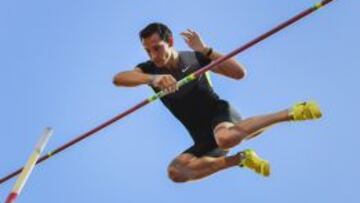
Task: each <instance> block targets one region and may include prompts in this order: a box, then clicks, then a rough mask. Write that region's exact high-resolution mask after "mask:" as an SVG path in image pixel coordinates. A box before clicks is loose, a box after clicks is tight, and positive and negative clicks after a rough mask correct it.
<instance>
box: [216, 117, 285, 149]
mask: <svg viewBox="0 0 360 203" xmlns="http://www.w3.org/2000/svg"><path fill="white" fill-rule="evenodd" d="M290 120H291V116H289V111H288V110H283V111H280V112H277V113H272V114H267V115H262V116H255V117H251V118H248V119H245V120H243V121H240V122H238V123H235V124H233V123H230V122H223V123H220V124H218V125H217V126H216V127H215V129H214V134H215V139H216V142H217V144H218V145H219V147H220V148H223V149H228V148H231V147H234V146H236V145H238V144H239V143H240V142H241V141H242V140H244V139H250V138H253V137H255V136H256V135H258V134H260V133H261V132H262V131H264V130H265V128H268V127H270V126H271V125H273V124H276V123H280V122H284V121H290Z"/></svg>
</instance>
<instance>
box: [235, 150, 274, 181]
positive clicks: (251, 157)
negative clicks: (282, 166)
mask: <svg viewBox="0 0 360 203" xmlns="http://www.w3.org/2000/svg"><path fill="white" fill-rule="evenodd" d="M239 155H240V157H241V161H240V163H239V166H240V167H245V168H249V169H251V170H253V171H255V172H256V173H258V174H260V175H262V176H265V177H267V176H269V175H270V164H269V162H268V161H266V160H264V159H262V158H260V157H259V156H258V155H257V154H256V153H255V151H254V150H251V149H247V150H245V151H242V152H240V153H239Z"/></svg>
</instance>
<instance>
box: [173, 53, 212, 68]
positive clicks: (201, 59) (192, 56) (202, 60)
mask: <svg viewBox="0 0 360 203" xmlns="http://www.w3.org/2000/svg"><path fill="white" fill-rule="evenodd" d="M179 54H180V56H181V58H182V59H183V60H185V61H189V62H190V61H193V62H197V63H199V64H200V66H206V65H208V64H209V63H210V62H211V60H210V59H209V58H207V57H206V56H204V55H203V54H202V53H200V52H197V51H181V52H179Z"/></svg>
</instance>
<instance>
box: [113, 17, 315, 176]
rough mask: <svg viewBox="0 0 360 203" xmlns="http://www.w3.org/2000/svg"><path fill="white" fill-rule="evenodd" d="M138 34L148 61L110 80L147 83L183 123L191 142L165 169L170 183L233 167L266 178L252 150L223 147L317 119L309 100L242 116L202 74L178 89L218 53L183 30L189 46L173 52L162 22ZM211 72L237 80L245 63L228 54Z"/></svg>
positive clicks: (263, 163) (119, 83) (265, 164)
mask: <svg viewBox="0 0 360 203" xmlns="http://www.w3.org/2000/svg"><path fill="white" fill-rule="evenodd" d="M139 35H140V40H141V42H142V45H143V47H144V49H145V50H146V52H147V53H148V55H149V57H150V60H148V61H146V62H144V63H140V64H138V65H137V66H136V67H135V69H133V70H130V71H124V72H120V73H118V74H117V75H116V76H115V77H114V84H115V85H117V86H126V87H133V86H137V85H142V84H147V85H149V86H151V87H152V88H153V89H154V90H155V91H160V90H163V91H165V92H167V93H168V95H166V96H165V97H163V98H161V101H162V102H163V104H164V105H165V106H166V107H167V108H168V109H169V110H170V111H171V113H172V114H173V115H174V116H175V117H176V118H177V119H178V120H179V121H180V122H181V123H182V124H183V125H184V126H185V127H186V129H187V130H188V132H189V134H190V135H191V137H192V139H193V141H194V145H193V146H191V147H190V148H188V149H187V150H185V151H184V152H183V153H181V154H180V155H178V156H177V157H176V158H175V159H174V160H173V161H172V162H171V163H170V165H169V167H168V174H169V177H170V178H171V180H173V181H174V182H186V181H191V180H197V179H200V178H203V177H206V176H209V175H211V174H213V173H215V172H218V171H220V170H223V169H226V168H230V167H233V166H241V167H246V168H249V169H252V170H253V171H255V172H256V173H258V174H260V175H263V176H269V175H270V165H269V163H268V161H266V160H263V159H262V158H260V157H259V156H257V154H256V153H255V151H253V150H251V149H247V150H245V151H241V152H239V153H237V154H235V155H231V156H227V152H228V150H229V149H230V148H232V147H234V146H237V145H238V144H240V143H241V142H242V141H243V140H245V139H250V138H253V137H255V136H256V135H258V134H259V133H261V132H262V131H263V130H264V129H265V128H266V127H269V126H270V125H273V124H276V123H280V122H285V121H300V120H308V119H316V118H320V117H321V112H320V109H319V107H318V106H317V105H316V104H315V103H314V102H303V103H300V104H296V105H294V106H292V107H291V108H290V109H285V110H282V111H279V112H276V113H272V114H268V115H262V116H256V117H251V118H248V119H245V120H242V119H241V118H240V116H239V115H238V113H237V112H236V111H235V110H234V109H233V108H232V107H231V106H230V105H229V103H228V102H227V101H225V100H222V99H220V98H219V96H218V95H217V94H216V93H215V92H214V90H213V89H212V87H211V83H210V81H209V80H208V77H206V74H205V75H204V76H201V77H199V78H197V79H196V80H195V81H192V82H190V83H189V84H187V85H185V86H183V87H181V88H180V89H178V87H177V85H176V82H177V81H178V80H180V79H182V78H183V77H185V76H187V75H188V74H190V73H192V72H194V71H196V70H198V69H200V68H201V67H204V66H205V65H207V64H209V63H211V61H213V60H216V59H218V58H220V57H222V54H220V53H218V52H217V51H215V50H213V49H212V48H211V47H209V46H207V45H206V44H205V43H204V42H203V41H202V39H201V38H200V36H199V34H198V33H197V32H195V31H193V30H190V29H188V30H186V31H184V32H182V33H181V35H182V37H183V38H184V40H185V42H186V43H187V44H188V46H189V47H190V48H191V49H192V50H193V51H182V52H178V51H176V50H175V48H174V41H173V36H172V32H171V31H170V29H169V28H168V27H167V26H166V25H164V24H161V23H151V24H149V25H148V26H146V27H145V28H144V29H143V30H141V31H140V33H139ZM212 72H214V73H217V74H221V75H223V76H226V77H229V78H232V79H236V80H240V79H242V78H244V76H245V75H246V70H245V67H244V66H243V65H241V64H239V63H238V62H237V61H236V60H235V59H233V58H232V59H228V60H227V61H225V62H223V63H222V64H220V65H217V66H216V67H214V68H213V69H212Z"/></svg>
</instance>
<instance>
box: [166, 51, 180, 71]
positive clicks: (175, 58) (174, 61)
mask: <svg viewBox="0 0 360 203" xmlns="http://www.w3.org/2000/svg"><path fill="white" fill-rule="evenodd" d="M178 63H179V53H178V52H177V51H176V50H175V49H172V51H171V55H170V59H169V62H168V64H167V67H168V68H169V69H173V68H176V67H177V66H178Z"/></svg>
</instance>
